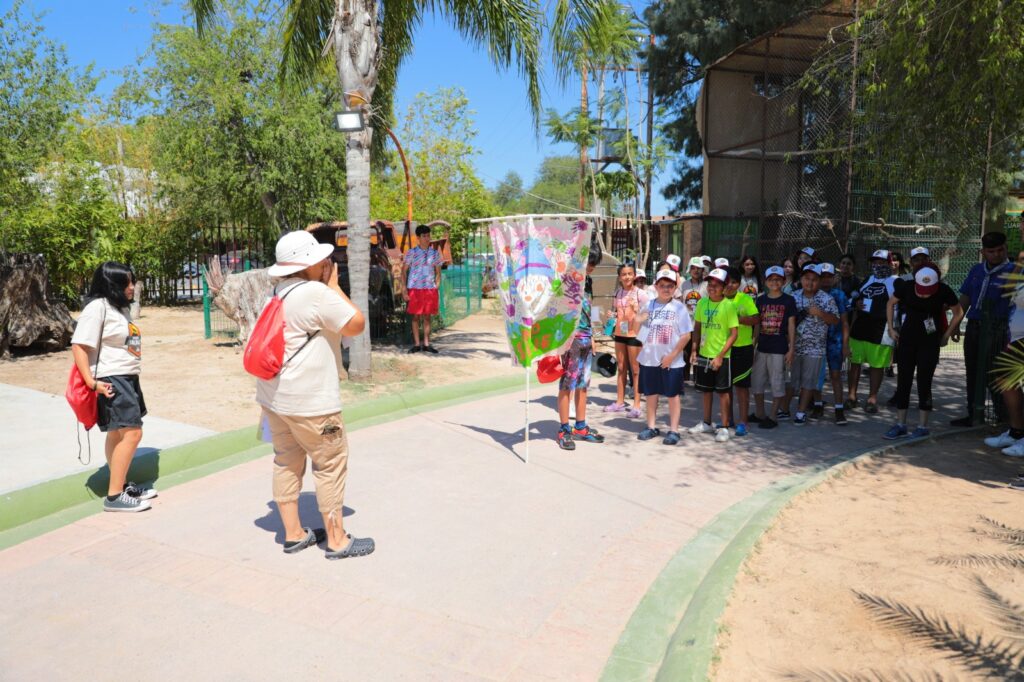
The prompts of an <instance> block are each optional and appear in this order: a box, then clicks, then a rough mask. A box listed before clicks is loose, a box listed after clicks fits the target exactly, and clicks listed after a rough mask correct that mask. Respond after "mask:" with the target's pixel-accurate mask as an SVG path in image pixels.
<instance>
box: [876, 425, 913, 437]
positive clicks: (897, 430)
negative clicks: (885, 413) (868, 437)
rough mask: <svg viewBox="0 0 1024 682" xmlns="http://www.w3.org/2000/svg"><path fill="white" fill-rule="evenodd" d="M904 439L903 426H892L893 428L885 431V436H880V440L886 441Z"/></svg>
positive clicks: (905, 431)
mask: <svg viewBox="0 0 1024 682" xmlns="http://www.w3.org/2000/svg"><path fill="white" fill-rule="evenodd" d="M906 437H907V427H906V426H903V424H894V425H893V427H892V428H891V429H889V430H888V431H886V432H885V435H884V436H882V438H884V439H886V440H897V439H899V438H906Z"/></svg>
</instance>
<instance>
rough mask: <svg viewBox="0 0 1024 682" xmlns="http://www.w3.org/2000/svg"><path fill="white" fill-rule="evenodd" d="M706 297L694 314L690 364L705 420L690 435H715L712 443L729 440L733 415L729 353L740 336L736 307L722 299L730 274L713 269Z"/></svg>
mask: <svg viewBox="0 0 1024 682" xmlns="http://www.w3.org/2000/svg"><path fill="white" fill-rule="evenodd" d="M706 279H707V283H708V295H707V297H706V298H702V299H700V301H699V302H698V303H697V309H696V310H695V311H694V315H693V348H694V350H693V352H692V355H691V357H690V364H692V365H693V366H694V368H695V377H696V380H695V382H694V383H695V384H696V388H697V390H698V391H700V392H702V393H703V394H704V419H703V421H701V422H700V423H699V424H697V425H696V426H694V427H692V428H691V429H690V433H691V434H693V435H699V434H702V433H714V434H715V440H716V441H717V442H719V443H725V442H726V441H728V440H729V429H728V425H729V422H730V417H731V415H732V371H731V365H730V360H729V356H730V351H731V350H732V346H733V344H734V343H736V338H737V336H738V335H739V319H738V317H737V315H736V305H735V304H734V303H733V302H732V301H730V300H728V299H726V298H725V284H726V282H727V281H728V280H729V275H728V273H727V272H726V271H725V270H722V269H721V268H715V269H714V270H712V271H711V272H710V273H708V276H707V278H706ZM712 393H717V394H718V405H719V408H720V409H721V413H722V426H721V427H720V428H719V429H718V430H717V431H715V428H714V427H713V426H712V425H711V394H712Z"/></svg>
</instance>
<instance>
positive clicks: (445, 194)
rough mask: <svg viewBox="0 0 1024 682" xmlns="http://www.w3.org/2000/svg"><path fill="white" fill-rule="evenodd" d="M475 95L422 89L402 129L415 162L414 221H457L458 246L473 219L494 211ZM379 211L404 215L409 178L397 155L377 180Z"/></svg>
mask: <svg viewBox="0 0 1024 682" xmlns="http://www.w3.org/2000/svg"><path fill="white" fill-rule="evenodd" d="M473 113H474V112H473V111H472V110H471V109H470V108H469V99H468V98H467V97H466V94H465V92H464V91H463V90H462V89H460V88H441V89H439V90H437V91H436V92H433V93H419V94H418V95H416V97H415V98H414V99H413V102H412V103H411V104H410V105H409V107H408V109H407V110H406V113H405V117H404V118H403V120H402V125H401V128H400V129H399V131H398V133H397V137H398V139H399V140H400V141H401V143H402V146H403V149H404V150H405V153H406V156H407V158H408V161H409V171H410V176H411V179H412V190H413V219H414V220H416V221H417V222H420V223H428V222H430V221H432V220H444V221H446V222H448V223H450V224H451V226H452V227H451V236H452V238H453V248H455V249H456V251H457V250H458V247H459V246H460V245H461V242H462V237H464V236H465V235H466V234H467V232H468V231H469V230H470V227H471V225H470V222H469V221H470V220H472V219H473V218H484V217H487V216H489V215H493V213H494V210H495V209H494V204H493V202H492V200H491V196H490V193H489V192H488V191H487V189H486V188H485V187H484V185H483V183H482V182H481V181H480V179H479V178H478V177H477V175H476V170H475V169H474V167H473V158H474V157H475V156H476V155H477V154H479V151H478V150H477V149H476V148H475V147H474V146H473V140H474V139H475V138H476V129H475V128H474V127H473ZM370 196H371V202H372V204H371V205H372V208H373V215H375V216H381V217H385V218H388V219H392V220H397V219H404V218H405V213H406V208H405V176H404V173H403V172H402V167H401V163H400V162H399V161H398V158H397V154H395V153H392V155H391V157H390V162H389V164H388V166H387V168H386V170H385V171H384V172H382V173H380V174H377V175H376V177H375V178H374V188H373V192H372V193H371V195H370Z"/></svg>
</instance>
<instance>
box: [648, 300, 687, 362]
mask: <svg viewBox="0 0 1024 682" xmlns="http://www.w3.org/2000/svg"><path fill="white" fill-rule="evenodd" d="M647 315H648V316H647V321H646V322H645V323H644V325H643V329H642V330H641V332H640V336H641V337H644V338H643V343H644V347H643V348H642V349H640V354H639V355H638V356H637V360H638V361H639V362H640V364H641V365H644V366H645V367H657V366H658V365H660V364H661V359H662V358H663V357H665V356H666V355H668V354H669V353H670V352H672V349H673V348H675V347H676V344H677V343H679V338H680V337H681V336H682V335H683V334H689V333H690V332H692V331H693V318H692V317H690V311H689V310H687V309H686V306H685V305H683V304H682V303H681V302H680V301H678V300H677V299H672V300H671V301H669V302H668V303H661V302H660V301H651V302H650V303H648V304H647ZM684 355H686V353H683V352H682V351H680V353H679V355H677V356H676V359H675V360H673V361H672V365H671V366H672V368H673V369H675V368H679V367H685V366H686V360H685V358H683V356H684Z"/></svg>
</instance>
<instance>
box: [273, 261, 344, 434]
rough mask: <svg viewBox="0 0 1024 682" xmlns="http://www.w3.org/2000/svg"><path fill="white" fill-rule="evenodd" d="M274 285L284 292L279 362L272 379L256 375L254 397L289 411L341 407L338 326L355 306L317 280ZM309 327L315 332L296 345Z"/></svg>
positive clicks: (314, 412)
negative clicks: (282, 339)
mask: <svg viewBox="0 0 1024 682" xmlns="http://www.w3.org/2000/svg"><path fill="white" fill-rule="evenodd" d="M296 286H297V288H296V289H294V290H292V287H296ZM276 291H277V292H278V295H282V294H285V295H286V297H285V299H284V303H283V306H282V307H283V309H284V366H283V367H282V368H281V371H280V373H278V375H277V376H276V377H274V378H273V379H271V380H269V381H264V380H262V379H258V380H257V381H256V402H257V403H259V404H260V405H262V406H264V407H266V408H267V409H269V410H271V411H273V412H275V413H277V414H282V415H287V416H291V417H317V416H320V415H324V414H334V413H335V412H340V411H341V389H340V387H339V386H338V378H339V377H340V376H341V372H342V364H341V335H340V334H339V333H338V332H339V331H340V330H341V328H342V327H344V326H345V325H346V324H348V321H349V320H350V319H352V316H353V315H355V314H356V309H355V308H353V307H352V306H351V305H349V304H348V303H346V302H345V301H344V300H342V298H341V297H340V296H338V295H337V294H336V293H334V292H333V291H331V290H330V289H329V288H328V287H327V285H326V284H323V283H322V282H308V281H306V280H303V279H299V278H297V277H291V278H288V279H285V280H283V281H281V282H280V283H278V285H277V287H276ZM268 300H269V298H268ZM314 332H320V333H319V334H317V335H316V336H314V337H313V338H312V339H311V340H310V341H309V343H307V344H306V347H305V348H302V350H301V351H299V348H300V347H302V344H303V343H306V339H307V338H309V335H310V334H313V333H314ZM296 351H299V352H298V354H297V355H296ZM293 355H294V357H292V356H293ZM289 358H291V359H290V360H289Z"/></svg>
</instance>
